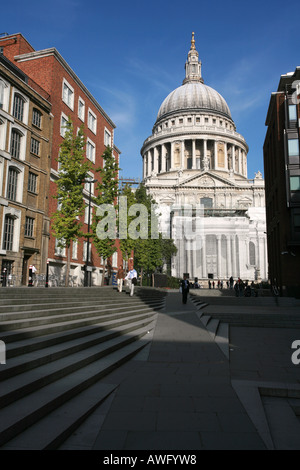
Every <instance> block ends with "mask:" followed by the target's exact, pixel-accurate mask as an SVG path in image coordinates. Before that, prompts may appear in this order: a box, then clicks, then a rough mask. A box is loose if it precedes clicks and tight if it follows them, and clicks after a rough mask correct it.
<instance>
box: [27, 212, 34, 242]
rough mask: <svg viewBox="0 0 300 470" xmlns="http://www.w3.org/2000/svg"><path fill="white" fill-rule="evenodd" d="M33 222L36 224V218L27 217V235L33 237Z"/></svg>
mask: <svg viewBox="0 0 300 470" xmlns="http://www.w3.org/2000/svg"><path fill="white" fill-rule="evenodd" d="M33 224H34V219H33V218H32V217H26V219H25V237H33Z"/></svg>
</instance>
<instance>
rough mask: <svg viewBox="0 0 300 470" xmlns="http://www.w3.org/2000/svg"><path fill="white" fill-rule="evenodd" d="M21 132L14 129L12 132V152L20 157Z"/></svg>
mask: <svg viewBox="0 0 300 470" xmlns="http://www.w3.org/2000/svg"><path fill="white" fill-rule="evenodd" d="M20 146H21V134H20V132H18V131H17V130H15V129H13V130H12V132H11V145H10V153H11V154H12V156H13V157H15V158H20Z"/></svg>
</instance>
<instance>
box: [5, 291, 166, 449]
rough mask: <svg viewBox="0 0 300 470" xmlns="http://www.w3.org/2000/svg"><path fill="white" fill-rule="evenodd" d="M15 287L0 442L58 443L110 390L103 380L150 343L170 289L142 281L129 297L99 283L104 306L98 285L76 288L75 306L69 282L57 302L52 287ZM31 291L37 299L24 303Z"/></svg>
mask: <svg viewBox="0 0 300 470" xmlns="http://www.w3.org/2000/svg"><path fill="white" fill-rule="evenodd" d="M12 290H13V289H6V292H5V294H4V296H5V295H7V296H8V294H7V291H9V295H11V292H10V291H12ZM14 290H15V291H16V292H13V298H14V300H15V301H19V305H20V310H19V311H17V310H14V312H10V313H9V312H7V313H1V314H0V339H1V340H2V341H5V344H6V347H7V350H6V364H5V365H0V383H1V386H0V446H1V448H14V449H23V448H24V449H26V448H27V449H48V448H49V449H52V448H56V447H57V446H58V445H61V443H62V442H63V440H64V439H66V438H67V437H68V436H69V435H70V434H71V433H73V432H74V430H75V429H76V426H78V425H79V424H81V422H82V421H83V420H84V419H85V418H86V417H87V416H88V415H89V414H90V413H92V412H93V410H94V409H95V408H96V407H97V406H98V405H99V404H100V403H101V402H102V401H103V400H104V399H105V398H106V397H107V396H108V395H109V394H110V393H111V392H112V391H113V389H114V387H112V386H106V385H105V384H102V383H101V382H99V380H100V379H101V378H103V377H104V376H105V375H106V374H108V373H110V372H111V371H112V370H113V369H114V368H116V367H118V366H119V365H120V364H123V363H124V362H125V361H127V360H129V359H130V358H131V357H133V356H134V355H135V354H136V353H137V352H139V351H140V350H141V349H143V348H144V346H146V345H147V344H148V343H149V341H150V339H149V338H150V337H151V334H149V333H150V332H151V331H152V330H153V328H154V327H155V323H156V318H157V311H158V310H159V309H160V308H162V307H163V306H164V296H165V294H164V293H161V292H159V291H157V290H155V289H142V288H141V289H136V295H135V296H134V297H129V296H126V295H125V294H124V293H122V294H119V293H118V292H116V291H115V290H114V289H112V288H106V289H103V291H102V295H101V289H97V295H96V297H97V298H98V299H99V302H100V301H101V306H100V307H99V306H97V307H95V306H94V305H93V306H92V305H91V302H90V297H91V294H92V293H93V292H94V290H92V289H91V290H90V289H79V290H80V295H79V293H78V290H77V288H74V289H72V291H71V293H73V291H74V296H73V300H74V298H75V300H76V298H78V299H80V300H79V302H80V305H79V304H77V303H76V301H75V300H74V302H73V303H72V305H70V301H69V300H68V299H70V288H69V289H63V288H58V289H57V291H58V290H59V292H57V299H56V302H57V304H58V306H56V304H55V302H54V301H52V302H51V303H50V304H49V291H50V289H49V290H48V289H44V290H39V289H38V288H33V289H32V288H29V289H22V288H21V289H14ZM53 290H54V289H52V288H51V291H53ZM1 293H2V291H1ZM26 296H28V299H29V298H30V299H31V300H32V304H30V303H29V302H28V303H26V306H27V308H26V310H24V309H22V308H21V307H24V304H23V305H22V300H24V297H26ZM5 300H6V301H8V298H7V299H5ZM94 301H95V300H92V302H94ZM7 304H8V305H9V301H8V302H7ZM17 305H18V304H17V303H15V305H14V306H15V307H17ZM31 305H35V306H37V305H39V308H38V309H37V310H34V311H31V309H30V306H31ZM53 306H54V309H53V308H52V307H53ZM41 307H43V308H41ZM49 307H50V311H49V310H48V309H49ZM64 307H65V308H64ZM54 311H55V315H54ZM50 312H51V314H49V313H50ZM72 312H73V313H72ZM74 312H75V313H74ZM31 315H33V316H31ZM16 318H18V319H16ZM3 319H4V321H3Z"/></svg>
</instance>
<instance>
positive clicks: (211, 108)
mask: <svg viewBox="0 0 300 470" xmlns="http://www.w3.org/2000/svg"><path fill="white" fill-rule="evenodd" d="M185 111H188V112H205V113H207V112H212V113H217V114H221V115H223V116H224V117H227V118H229V119H231V114H230V110H229V107H228V105H227V103H226V101H225V100H224V98H223V97H222V96H221V95H220V94H219V93H218V92H217V91H216V90H214V89H213V88H211V87H209V86H207V85H204V84H203V83H201V82H200V81H196V80H191V81H188V82H186V83H184V84H183V85H181V86H180V87H178V88H176V89H175V90H173V91H172V92H171V93H170V94H169V95H168V96H167V97H166V98H165V100H164V101H163V103H162V105H161V106H160V108H159V111H158V114H157V119H156V122H157V121H160V120H161V119H163V118H166V117H169V116H170V115H172V114H177V113H178V112H180V113H181V112H185Z"/></svg>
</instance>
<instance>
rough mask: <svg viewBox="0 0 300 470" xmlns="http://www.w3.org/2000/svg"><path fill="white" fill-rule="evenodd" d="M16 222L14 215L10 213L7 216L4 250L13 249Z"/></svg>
mask: <svg viewBox="0 0 300 470" xmlns="http://www.w3.org/2000/svg"><path fill="white" fill-rule="evenodd" d="M14 223H15V220H14V218H13V217H11V216H10V215H6V216H5V221H4V234H3V245H2V248H3V250H12V249H13V239H14Z"/></svg>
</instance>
